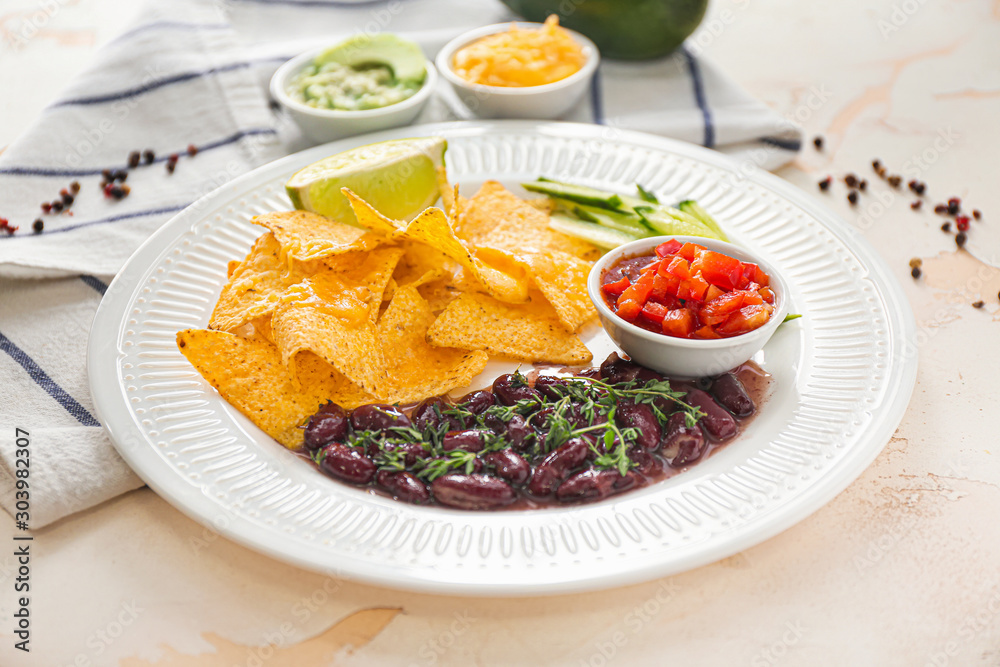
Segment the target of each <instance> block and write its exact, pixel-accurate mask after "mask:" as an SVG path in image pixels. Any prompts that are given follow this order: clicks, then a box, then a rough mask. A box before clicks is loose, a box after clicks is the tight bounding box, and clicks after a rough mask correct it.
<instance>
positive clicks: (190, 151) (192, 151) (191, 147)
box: [187, 139, 823, 157]
mask: <svg viewBox="0 0 1000 667" xmlns="http://www.w3.org/2000/svg"><path fill="white" fill-rule="evenodd" d="M822 144H823V140H822V139H820V146H822ZM817 148H818V147H817ZM187 151H188V155H190V156H191V157H194V156H195V155H197V154H198V147H197V146H195V145H194V144H188V148H187Z"/></svg>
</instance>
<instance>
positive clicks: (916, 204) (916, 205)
mask: <svg viewBox="0 0 1000 667" xmlns="http://www.w3.org/2000/svg"><path fill="white" fill-rule="evenodd" d="M923 205H924V202H923V201H922V200H920V199H918V200H916V201H914V202H913V203H911V204H910V208H912V209H913V210H914V211H919V210H920V207H921V206H923Z"/></svg>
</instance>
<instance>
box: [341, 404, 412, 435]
mask: <svg viewBox="0 0 1000 667" xmlns="http://www.w3.org/2000/svg"><path fill="white" fill-rule="evenodd" d="M410 425H411V422H410V418H409V417H407V416H406V415H404V414H403V413H402V412H400V411H399V408H396V407H395V406H392V405H385V404H384V403H372V404H370V405H362V406H361V407H358V408H355V409H354V412H352V413H351V426H353V427H354V430H355V431H383V430H385V429H387V428H391V427H393V426H399V427H408V426H410Z"/></svg>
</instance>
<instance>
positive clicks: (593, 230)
mask: <svg viewBox="0 0 1000 667" xmlns="http://www.w3.org/2000/svg"><path fill="white" fill-rule="evenodd" d="M549 226H550V227H552V228H553V229H555V230H556V231H559V232H562V233H563V234H566V235H567V236H574V237H576V238H578V239H583V240H584V241H588V242H589V243H593V244H594V245H595V246H597V247H598V248H604V249H606V250H610V249H611V248H617V247H618V246H620V245H623V244H625V243H629V242H630V241H635V240H636V239H637V238H640V237H639V236H636V235H634V234H627V233H625V232H621V231H618V230H617V229H611V228H610V227H602V226H601V225H598V224H596V223H593V222H585V221H583V220H578V219H577V218H571V217H570V216H568V215H561V214H559V213H554V214H552V215H551V216H549Z"/></svg>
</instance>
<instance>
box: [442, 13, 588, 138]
mask: <svg viewBox="0 0 1000 667" xmlns="http://www.w3.org/2000/svg"><path fill="white" fill-rule="evenodd" d="M514 25H516V26H517V27H518V28H525V29H538V28H541V27H542V24H541V23H521V22H515V23H514ZM510 26H511V24H510V23H496V24H494V25H488V26H485V27H483V28H477V29H476V30H470V31H469V32H466V33H464V34H462V35H459V36H458V37H456V38H455V39H453V40H451V41H450V42H448V43H447V44H445V46H444V48H443V49H441V50H440V51H439V52H438V55H437V59H436V60H435V62H436V63H437V67H438V70H440V72H441V76H442V77H444V79H445V80H446V81H447V82H448V83H450V84H451V87H452V88H453V89H454V90H455V93H456V94H457V95H458V98H459V99H460V100H461V101H462V103H463V104H464V105H465V106H466V107H468V109H469V111H471V112H472V113H474V114H475V115H476V116H478V117H480V118H540V119H551V118H558V117H560V116H562V115H563V114H565V113H566V112H568V111H569V110H570V109H572V108H573V106H574V105H575V104H576V103H577V102H579V101H580V98H581V97H583V95H584V93H586V92H587V89H588V88H589V87H590V80H591V79H593V78H594V72H596V71H597V65H598V64H599V63H600V61H601V56H600V53H599V52H598V50H597V46H596V45H595V44H594V43H593V42H592V41H590V40H589V39H587V38H586V37H584V36H583V35H581V34H580V33H578V32H574V31H573V30H566V29H565V28H563V30H566V32H568V33H569V34H570V35H571V36H572V37H573V39H574V40H576V43H577V44H579V45H580V46H581V47H582V48H583V55H584V57H586V59H587V60H586V62H585V63H584V64H583V67H581V68H580V70H579V71H577V72H575V73H573V74H571V75H569V76H568V77H566V78H565V79H561V80H559V81H554V82H552V83H547V84H545V85H542V86H524V87H510V86H486V85H483V84H479V83H470V82H469V81H466V80H465V79H463V78H462V77H460V76H459V75H458V74H456V73H455V70H454V68H453V66H452V61H453V60H454V56H455V53H456V52H457V51H459V50H460V49H461V48H462V47H464V46H468V45H469V44H471V43H472V42H474V41H476V40H478V39H480V38H482V37H486V36H487V35H494V34H496V33H498V32H506V31H507V30H510Z"/></svg>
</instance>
